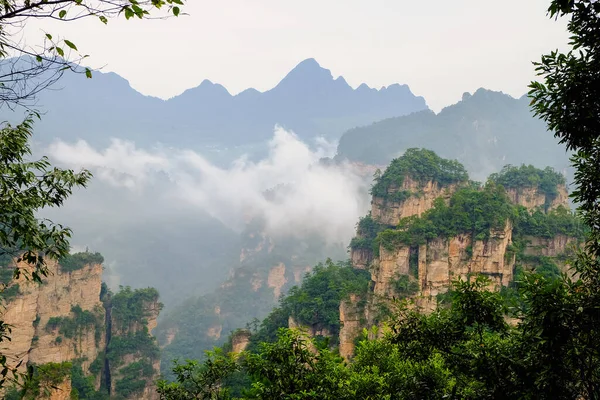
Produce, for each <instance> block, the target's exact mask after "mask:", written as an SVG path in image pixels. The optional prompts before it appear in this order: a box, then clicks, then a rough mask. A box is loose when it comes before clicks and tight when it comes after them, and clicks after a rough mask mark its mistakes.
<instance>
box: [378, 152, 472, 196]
mask: <svg viewBox="0 0 600 400" xmlns="http://www.w3.org/2000/svg"><path fill="white" fill-rule="evenodd" d="M406 177H410V178H412V179H413V180H415V181H417V182H419V183H421V184H424V183H426V182H428V181H433V182H435V183H437V184H439V185H440V186H442V187H443V186H448V185H451V184H453V183H458V182H464V181H466V180H467V179H468V174H467V171H466V170H465V168H464V167H463V165H462V164H460V163H459V162H458V161H454V160H446V159H443V158H441V157H439V156H438V155H437V154H436V153H434V152H433V151H431V150H426V149H417V148H412V149H408V150H406V152H405V153H404V154H403V155H402V156H400V157H398V158H396V159H394V160H393V161H392V162H391V163H390V165H389V166H388V167H387V168H386V170H385V172H384V173H383V174H381V175H380V176H376V177H375V183H374V184H373V187H372V188H371V194H372V195H373V196H376V197H382V198H387V197H389V196H392V195H393V194H392V193H390V190H397V191H400V188H401V187H402V183H403V182H404V179H405V178H406Z"/></svg>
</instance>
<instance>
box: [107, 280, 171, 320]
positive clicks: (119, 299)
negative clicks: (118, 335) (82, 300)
mask: <svg viewBox="0 0 600 400" xmlns="http://www.w3.org/2000/svg"><path fill="white" fill-rule="evenodd" d="M120 289H121V290H119V292H118V293H116V294H115V295H113V296H112V298H111V305H112V315H113V320H114V321H115V323H116V324H117V327H118V328H119V329H124V328H127V327H128V326H129V325H130V324H131V323H140V324H147V323H148V321H147V320H146V318H148V316H149V314H148V310H147V307H148V305H149V304H152V303H156V302H158V296H159V295H158V290H156V289H154V288H146V289H135V290H133V289H131V287H129V286H125V287H123V286H121V287H120ZM157 304H158V308H159V310H160V309H162V306H163V305H162V303H157Z"/></svg>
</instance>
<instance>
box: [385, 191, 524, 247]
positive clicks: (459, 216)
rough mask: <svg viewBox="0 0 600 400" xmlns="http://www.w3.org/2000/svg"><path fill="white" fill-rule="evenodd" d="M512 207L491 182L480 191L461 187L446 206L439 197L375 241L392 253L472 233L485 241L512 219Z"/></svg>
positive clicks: (513, 210) (476, 238)
mask: <svg viewBox="0 0 600 400" xmlns="http://www.w3.org/2000/svg"><path fill="white" fill-rule="evenodd" d="M514 215H515V207H514V206H513V205H512V204H511V203H510V201H509V200H508V197H507V196H506V193H505V191H504V189H503V188H502V187H500V186H496V185H494V184H493V183H490V184H488V185H486V186H485V187H484V189H483V190H476V189H472V188H462V189H460V190H458V191H456V192H455V193H454V194H453V195H452V197H451V198H450V203H449V204H446V203H445V202H444V200H443V199H441V198H439V199H437V200H435V201H434V204H433V207H432V208H431V209H429V210H427V211H426V212H424V213H423V214H422V215H421V216H420V217H418V216H411V217H407V218H403V219H402V220H401V221H400V223H399V224H398V228H397V229H387V230H385V231H383V232H381V233H379V234H378V235H377V241H379V243H381V244H382V245H383V246H384V247H385V248H386V249H388V250H393V249H394V248H395V247H396V246H398V245H400V244H403V245H409V246H416V245H421V244H425V243H426V242H427V241H428V240H432V239H436V238H440V237H441V238H450V237H453V236H456V235H457V234H461V233H465V234H471V235H472V238H473V239H474V240H483V239H487V238H488V237H489V235H490V231H491V230H492V229H501V228H503V227H504V224H505V223H506V220H507V219H512V218H514Z"/></svg>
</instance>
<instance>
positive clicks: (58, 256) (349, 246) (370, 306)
mask: <svg viewBox="0 0 600 400" xmlns="http://www.w3.org/2000/svg"><path fill="white" fill-rule="evenodd" d="M546 3H548V4H549V5H545V7H546V8H548V7H549V8H548V15H549V16H550V17H561V18H562V19H561V21H565V20H566V21H567V22H568V24H565V29H566V30H567V31H568V33H569V35H570V36H572V37H571V39H570V40H571V42H570V43H569V46H570V48H572V49H575V50H577V49H582V50H583V51H582V52H580V53H579V54H577V52H567V53H564V54H563V53H561V52H559V51H557V52H553V53H549V54H548V55H545V56H543V57H542V58H541V61H539V62H537V63H535V64H534V67H535V68H537V69H535V73H536V74H537V75H536V77H535V79H536V80H534V81H533V82H531V83H530V84H529V86H523V90H522V95H521V96H519V97H514V96H512V95H509V94H507V93H504V92H502V91H498V90H491V89H486V88H483V87H482V88H479V89H476V90H472V88H471V89H470V90H469V88H465V89H464V93H463V94H462V96H460V99H459V100H458V101H455V102H453V103H451V104H446V105H445V106H444V107H443V108H440V109H438V108H435V109H433V107H432V106H431V105H430V104H431V103H429V100H428V96H419V95H416V94H414V93H413V89H411V88H412V87H413V85H412V84H411V86H410V87H409V85H408V84H405V83H404V82H398V83H393V84H390V85H387V86H382V87H379V88H377V87H371V86H369V85H367V84H366V83H361V84H358V85H356V84H350V83H349V81H352V82H355V79H350V78H345V77H344V76H341V75H339V76H335V75H334V73H332V71H331V70H329V69H327V68H325V67H324V66H322V65H321V64H320V63H319V62H318V61H317V59H315V58H308V59H305V60H304V61H301V62H299V63H297V64H296V66H295V67H294V68H292V69H291V70H290V71H289V72H288V73H287V74H284V75H283V77H279V78H280V80H279V82H278V83H277V84H275V85H273V86H272V87H271V88H270V89H266V90H257V89H254V88H251V87H250V88H246V89H244V90H241V91H233V90H232V91H229V90H228V89H227V88H226V87H225V86H223V85H221V84H219V83H215V82H213V81H211V80H208V79H203V80H202V81H201V83H200V84H199V85H197V86H196V87H193V88H191V89H187V90H185V91H183V92H182V93H181V94H179V95H176V96H174V97H171V98H169V99H162V98H158V97H153V96H149V95H146V94H143V93H142V92H141V91H138V90H136V89H134V88H133V87H132V86H131V85H130V82H128V80H126V79H125V78H124V77H123V76H121V75H119V74H118V73H115V72H105V71H104V70H103V69H94V68H91V67H88V66H87V65H88V64H86V61H85V60H86V57H87V55H84V54H83V53H79V51H80V50H79V49H78V47H77V45H76V44H75V43H74V42H72V41H70V40H68V39H65V38H63V37H61V38H57V37H55V36H52V34H50V33H47V32H46V31H44V33H43V34H41V36H42V39H43V41H42V42H41V43H40V44H38V45H35V46H31V45H30V44H27V41H25V40H23V41H21V40H19V39H18V35H17V33H15V31H14V29H16V27H17V26H21V27H22V29H24V28H25V27H26V26H27V24H26V23H25V22H26V21H32V22H30V24H33V23H34V22H35V21H44V20H45V19H49V20H56V22H57V23H59V24H63V23H67V24H71V23H74V24H75V25H73V26H74V27H77V26H78V25H76V24H77V23H78V22H77V20H79V19H80V18H87V17H91V18H93V19H98V18H99V19H100V24H101V26H100V28H103V25H107V22H108V21H110V22H111V24H108V26H107V27H106V28H105V29H112V28H113V26H112V22H113V20H114V22H115V23H116V24H115V25H114V26H115V27H121V28H120V29H124V28H123V27H122V26H121V25H120V24H125V25H128V24H130V23H132V22H131V21H135V22H134V23H136V24H137V23H140V24H141V23H143V24H144V25H146V24H149V25H148V26H149V27H151V26H152V24H153V23H158V24H161V23H167V22H168V23H171V20H179V19H181V18H183V17H188V15H187V14H186V13H185V10H186V9H187V8H188V7H190V4H188V3H187V2H184V1H182V0H158V1H154V0H152V1H146V0H141V1H130V0H117V1H115V2H109V1H105V0H98V1H97V2H96V3H94V2H90V1H88V0H82V1H75V0H64V1H62V0H61V1H60V2H57V3H56V4H54V2H50V3H49V2H40V3H39V4H37V3H36V4H33V5H32V3H31V2H28V1H27V2H23V1H21V0H8V2H6V4H0V120H1V121H4V122H2V125H1V127H0V132H1V133H0V145H1V146H0V149H1V150H0V160H1V161H2V162H0V201H1V203H0V215H1V218H0V226H1V229H0V397H1V398H4V399H7V400H19V399H48V400H74V399H80V400H85V399H88V400H108V399H116V400H125V399H149V400H159V399H161V400H187V399H223V400H226V399H265V400H266V399H273V400H275V399H289V400H300V399H302V400H309V399H314V400H316V399H336V400H344V399H348V400H350V399H370V400H375V399H382V400H392V399H415V400H416V399H509V398H510V399H514V398H518V399H573V400H575V399H577V400H579V399H586V400H587V399H590V400H591V399H596V398H600V348H599V347H598V343H599V340H600V311H599V310H600V283H599V282H600V281H599V277H600V228H599V227H600V207H599V204H600V200H599V199H600V150H599V149H600V100H599V99H600V96H599V94H600V93H598V88H600V74H599V71H600V66H599V65H598V60H597V54H598V51H600V48H599V45H600V41H598V40H597V38H598V37H599V36H598V35H600V6H598V3H597V2H595V1H592V0H574V1H561V0H552V1H547V2H546ZM515 12H518V11H517V10H515ZM193 15H194V14H193V13H191V14H190V15H189V17H190V18H193ZM147 19H150V20H155V21H153V22H151V21H142V20H147ZM129 20H131V21H129ZM163 20H165V21H163ZM127 21H129V22H127ZM282 21H288V20H286V19H285V18H283V19H282ZM96 22H97V21H96ZM281 23H282V24H284V23H289V24H292V26H294V23H293V22H290V21H288V22H281ZM18 24H21V25H18ZM31 26H34V25H31ZM49 26H50V25H49ZM52 26H53V25H52ZM57 26H59V25H57ZM69 26H70V25H69ZM79 26H80V28H79V29H82V28H81V27H83V26H84V25H79ZM86 26H87V25H86ZM123 26H124V25H123ZM171 26H172V25H171ZM149 29H150V28H149ZM171 29H173V28H171ZM48 32H49V31H48ZM594 35H595V36H594ZM215 40H216V39H215ZM221 40H225V39H224V38H221ZM414 40H419V39H418V38H415V39H414ZM532 40H533V39H532ZM90 43H91V42H90ZM457 46H458V44H457ZM540 55H541V54H540ZM157 62H159V61H157ZM407 62H408V61H407ZM464 62H465V63H467V62H468V60H464ZM324 64H325V63H324ZM378 67H379V68H383V66H381V65H377V64H376V63H373V64H372V65H371V66H370V68H372V69H373V70H377V68H378ZM173 68H174V67H173ZM440 68H442V67H441V66H440ZM532 69H534V68H533V67H532ZM382 70H383V69H382ZM171 72H172V73H175V72H174V71H171ZM271 72H272V71H271ZM157 78H158V77H157ZM365 79H366V78H365ZM408 79H409V78H407V80H408ZM165 84H166V85H168V83H165ZM596 84H597V85H596ZM493 87H496V88H497V87H498V85H496V84H495V83H494V85H493ZM438 89H439V90H440V91H441V90H443V88H438ZM513 93H514V91H513ZM436 101H437V100H436Z"/></svg>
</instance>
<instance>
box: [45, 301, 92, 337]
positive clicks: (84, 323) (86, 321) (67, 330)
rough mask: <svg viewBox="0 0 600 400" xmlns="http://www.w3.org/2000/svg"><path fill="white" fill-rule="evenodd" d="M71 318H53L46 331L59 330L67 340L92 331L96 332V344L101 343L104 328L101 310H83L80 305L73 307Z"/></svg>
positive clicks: (47, 324) (49, 320)
mask: <svg viewBox="0 0 600 400" xmlns="http://www.w3.org/2000/svg"><path fill="white" fill-rule="evenodd" d="M71 314H72V316H71V317H51V318H49V319H48V322H47V323H46V327H45V329H46V331H48V332H52V331H55V330H58V333H59V334H61V335H63V336H64V337H66V338H69V339H73V338H75V337H77V336H81V335H82V334H83V333H84V332H87V331H89V330H91V329H94V331H95V339H96V343H98V342H99V341H100V336H101V335H102V330H103V327H104V319H103V315H102V313H101V312H100V311H99V310H95V312H92V311H88V310H83V309H82V308H81V307H80V306H79V305H76V306H73V307H71Z"/></svg>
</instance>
